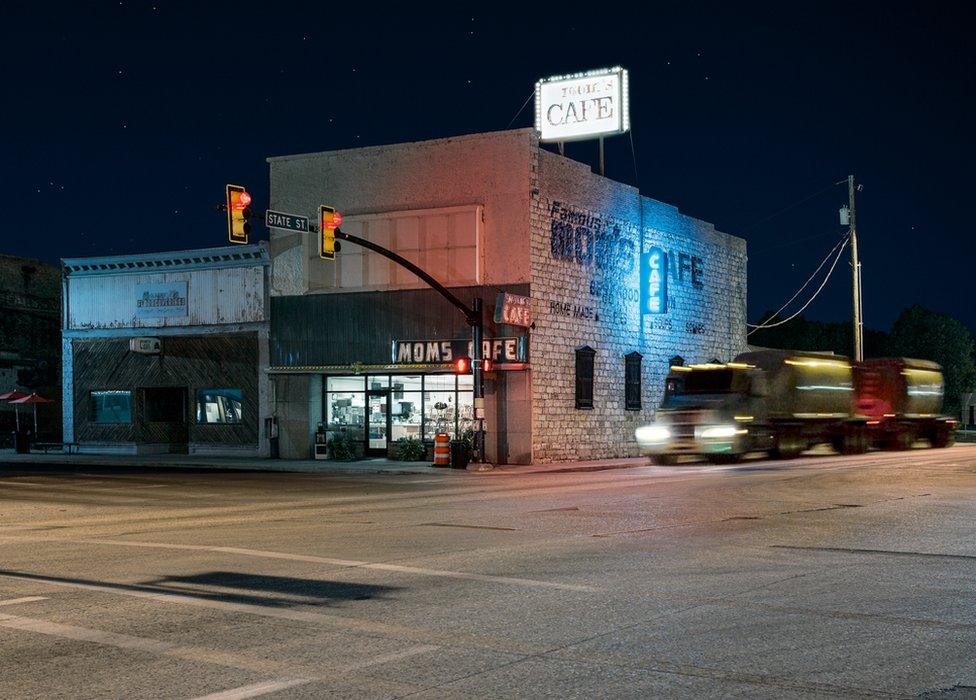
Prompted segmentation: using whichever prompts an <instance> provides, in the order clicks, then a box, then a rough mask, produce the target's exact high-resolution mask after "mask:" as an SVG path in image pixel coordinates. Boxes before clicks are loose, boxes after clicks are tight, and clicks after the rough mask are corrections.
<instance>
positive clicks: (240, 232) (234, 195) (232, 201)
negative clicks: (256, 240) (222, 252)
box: [225, 185, 251, 244]
mask: <svg viewBox="0 0 976 700" xmlns="http://www.w3.org/2000/svg"><path fill="white" fill-rule="evenodd" d="M225 191H226V194H227V240H228V241H230V242H231V243H239V244H246V243H247V242H248V237H249V236H250V235H251V224H250V223H248V219H250V218H251V195H250V194H248V192H247V190H246V189H245V188H244V186H243V185H227V187H226V190H225Z"/></svg>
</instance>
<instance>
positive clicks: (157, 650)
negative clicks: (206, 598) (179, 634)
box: [0, 613, 176, 654]
mask: <svg viewBox="0 0 976 700" xmlns="http://www.w3.org/2000/svg"><path fill="white" fill-rule="evenodd" d="M0 627H9V628H10V629H16V630H24V631H26V632H36V633H37V634H46V635H48V636H51V637H60V638H62V639H73V640H75V641H79V642H93V643H95V644H105V645H107V646H112V647H116V648H118V649H128V650H130V651H145V652H149V653H152V654H165V653H166V652H168V651H171V650H173V649H174V648H176V645H175V644H171V643H169V642H161V641H159V640H156V639H145V638H143V637H132V636H130V635H128V634H116V633H115V632H105V631H103V630H94V629H88V628H87V627H76V626H75V625H62V624H59V623H57V622H49V621H47V620H38V619H34V618H30V617H18V616H16V615H5V614H3V613H0Z"/></svg>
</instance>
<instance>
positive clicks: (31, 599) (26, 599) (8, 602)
mask: <svg viewBox="0 0 976 700" xmlns="http://www.w3.org/2000/svg"><path fill="white" fill-rule="evenodd" d="M38 600H47V598H45V597H44V596H42V595H30V596H26V597H24V598H11V599H10V600H0V606H4V605H17V604H19V603H33V602H35V601H38Z"/></svg>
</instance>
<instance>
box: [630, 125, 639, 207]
mask: <svg viewBox="0 0 976 700" xmlns="http://www.w3.org/2000/svg"><path fill="white" fill-rule="evenodd" d="M627 133H628V134H629V135H630V155H631V157H632V158H633V159H634V184H635V185H637V191H638V192H640V177H638V176H637V147H636V146H635V145H634V130H633V129H631V130H630V131H628V132H627Z"/></svg>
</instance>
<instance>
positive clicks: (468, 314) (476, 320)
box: [335, 228, 482, 359]
mask: <svg viewBox="0 0 976 700" xmlns="http://www.w3.org/2000/svg"><path fill="white" fill-rule="evenodd" d="M335 237H336V238H337V239H338V240H340V241H349V242H350V243H355V244H356V245H358V246H362V247H363V248H368V249H369V250H371V251H373V252H374V253H379V254H380V255H382V256H383V257H384V258H387V259H389V260H392V261H393V262H395V263H396V264H397V265H400V266H401V267H405V268H407V269H408V270H410V272H412V273H413V274H415V275H417V277H419V278H420V279H422V280H423V281H424V282H426V283H427V284H429V285H430V286H431V287H432V288H433V289H434V290H435V291H436V292H437V293H438V294H440V295H441V296H442V297H444V298H445V299H447V300H448V301H449V302H451V303H452V304H453V305H454V306H456V307H457V308H458V309H459V310H460V311H461V313H463V314H464V318H465V319H466V320H467V322H468V325H469V326H480V325H481V323H482V318H481V312H480V310H478V309H474V308H470V307H469V306H468V305H467V304H465V303H464V302H463V301H461V300H460V299H458V298H457V297H456V296H454V295H453V294H451V292H450V291H449V290H448V289H447V288H446V287H445V286H444V285H443V284H441V283H440V282H438V281H437V280H435V279H434V278H433V277H431V276H430V275H429V274H427V273H426V272H425V271H424V270H422V269H421V268H419V267H417V266H416V265H414V264H413V263H412V262H410V261H409V260H407V259H406V258H404V257H401V256H399V255H397V254H396V253H394V252H393V251H392V250H388V249H386V248H384V247H383V246H381V245H377V244H376V243H373V242H372V241H367V240H366V239H365V238H360V237H359V236H354V235H352V234H351V233H345V232H344V231H343V230H342V229H338V228H337V229H336V230H335ZM476 306H478V305H477V304H476ZM479 354H480V353H478V348H477V347H475V359H480V357H479Z"/></svg>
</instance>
